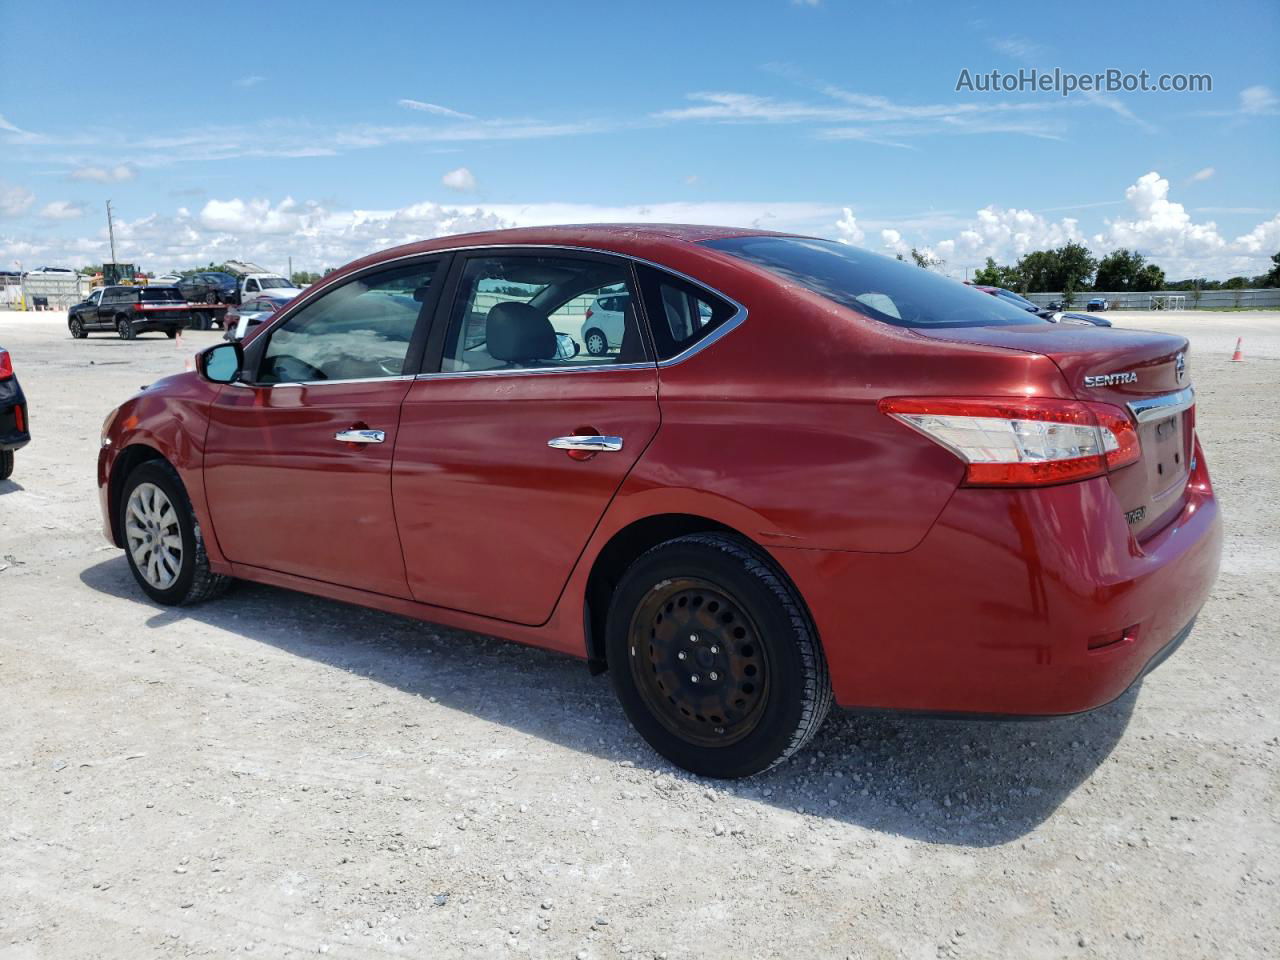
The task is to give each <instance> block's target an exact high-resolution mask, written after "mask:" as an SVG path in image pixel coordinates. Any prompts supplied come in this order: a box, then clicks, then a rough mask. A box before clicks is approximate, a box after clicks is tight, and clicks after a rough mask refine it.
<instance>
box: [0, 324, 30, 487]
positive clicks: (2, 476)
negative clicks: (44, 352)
mask: <svg viewBox="0 0 1280 960" xmlns="http://www.w3.org/2000/svg"><path fill="white" fill-rule="evenodd" d="M30 442H31V421H30V419H29V418H28V417H27V398H26V396H25V395H24V394H23V392H22V387H21V386H19V384H18V377H17V376H16V375H15V374H14V372H13V358H12V357H11V356H10V355H9V351H8V350H6V349H4V347H0V480H8V479H9V477H11V476H12V475H13V455H14V453H15V452H16V451H18V450H21V449H22V448H23V447H25V446H26V445H27V444H28V443H30Z"/></svg>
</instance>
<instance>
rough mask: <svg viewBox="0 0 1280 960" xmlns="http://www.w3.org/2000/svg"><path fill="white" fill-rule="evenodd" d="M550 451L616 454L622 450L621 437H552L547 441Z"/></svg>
mask: <svg viewBox="0 0 1280 960" xmlns="http://www.w3.org/2000/svg"><path fill="white" fill-rule="evenodd" d="M547 446H548V447H550V448H551V449H552V450H588V451H590V452H591V453H617V452H618V451H619V450H621V449H622V438H621V437H591V436H586V437H583V436H577V435H575V436H572V437H554V438H552V439H551V440H548V441H547Z"/></svg>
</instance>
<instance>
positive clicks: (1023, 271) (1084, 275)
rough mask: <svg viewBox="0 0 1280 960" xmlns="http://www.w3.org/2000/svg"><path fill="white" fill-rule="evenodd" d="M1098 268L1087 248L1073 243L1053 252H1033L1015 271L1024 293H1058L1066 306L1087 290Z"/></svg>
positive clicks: (1022, 260) (1021, 261) (1019, 263)
mask: <svg viewBox="0 0 1280 960" xmlns="http://www.w3.org/2000/svg"><path fill="white" fill-rule="evenodd" d="M1097 269H1098V261H1097V260H1096V259H1094V257H1093V254H1091V253H1090V252H1089V248H1088V247H1086V246H1085V245H1084V244H1082V243H1076V242H1075V241H1072V242H1071V243H1067V244H1063V245H1062V246H1061V247H1058V249H1056V250H1033V251H1032V252H1031V253H1028V254H1026V255H1025V256H1024V257H1023V258H1022V259H1021V260H1019V261H1018V265H1017V266H1016V267H1015V268H1014V270H1015V271H1016V272H1017V275H1018V279H1019V281H1020V283H1021V289H1022V290H1023V291H1024V292H1032V293H1057V292H1059V291H1061V292H1062V293H1063V294H1064V295H1065V296H1066V297H1068V300H1067V302H1068V303H1069V302H1070V299H1073V298H1074V295H1075V294H1076V293H1077V292H1079V291H1081V290H1087V289H1088V288H1089V284H1090V282H1091V281H1092V280H1093V275H1094V271H1096V270H1097Z"/></svg>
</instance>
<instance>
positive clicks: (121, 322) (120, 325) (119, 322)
mask: <svg viewBox="0 0 1280 960" xmlns="http://www.w3.org/2000/svg"><path fill="white" fill-rule="evenodd" d="M116 335H117V336H118V337H119V338H120V339H121V340H135V339H137V336H138V331H137V330H135V329H133V324H132V323H131V322H130V320H129V318H128V317H116Z"/></svg>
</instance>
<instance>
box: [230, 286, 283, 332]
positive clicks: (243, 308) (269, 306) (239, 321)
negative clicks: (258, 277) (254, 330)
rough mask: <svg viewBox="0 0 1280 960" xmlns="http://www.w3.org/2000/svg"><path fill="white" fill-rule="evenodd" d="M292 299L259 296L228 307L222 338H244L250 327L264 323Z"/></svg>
mask: <svg viewBox="0 0 1280 960" xmlns="http://www.w3.org/2000/svg"><path fill="white" fill-rule="evenodd" d="M292 299H293V297H292V296H271V297H268V296H258V297H254V298H253V299H252V300H247V301H246V302H244V303H242V304H241V305H240V306H239V307H228V308H227V314H226V317H225V318H224V319H223V328H224V330H223V334H222V339H223V340H243V339H244V337H245V334H247V333H248V332H249V328H250V327H256V326H257V325H258V324H260V323H262V321H263V320H265V319H267V317H269V316H271V315H272V314H273V313H275V312H276V311H277V310H279V309H280V308H281V307H283V306H284V305H285V304H286V303H288V302H289V301H290V300H292Z"/></svg>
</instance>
